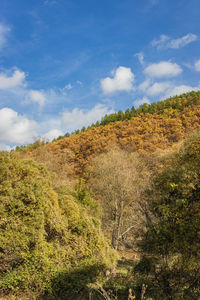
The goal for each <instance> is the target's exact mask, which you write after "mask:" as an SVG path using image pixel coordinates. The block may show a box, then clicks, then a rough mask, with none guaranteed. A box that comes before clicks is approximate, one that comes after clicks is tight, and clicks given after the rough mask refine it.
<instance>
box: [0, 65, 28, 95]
mask: <svg viewBox="0 0 200 300" xmlns="http://www.w3.org/2000/svg"><path fill="white" fill-rule="evenodd" d="M25 77H26V76H25V73H24V72H22V71H20V70H18V69H16V70H14V72H13V74H12V75H11V76H8V75H7V74H6V73H0V89H1V90H6V89H10V88H14V87H17V86H22V85H24V83H25V82H24V80H25Z"/></svg>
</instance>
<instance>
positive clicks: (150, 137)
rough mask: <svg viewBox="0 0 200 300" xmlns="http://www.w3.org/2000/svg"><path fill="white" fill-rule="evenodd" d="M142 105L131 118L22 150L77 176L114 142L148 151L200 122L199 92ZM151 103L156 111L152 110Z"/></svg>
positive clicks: (167, 143) (130, 149)
mask: <svg viewBox="0 0 200 300" xmlns="http://www.w3.org/2000/svg"><path fill="white" fill-rule="evenodd" d="M142 107H143V111H144V107H146V112H145V113H144V112H140V111H141V110H142V108H139V109H138V113H137V114H136V115H135V116H133V117H132V118H131V119H130V120H128V119H126V120H122V121H116V122H111V123H109V124H107V125H105V126H103V125H101V126H96V127H95V126H93V127H91V128H89V129H87V130H84V131H82V132H80V133H77V134H73V135H71V136H69V137H67V138H63V139H60V140H58V141H55V142H53V143H48V144H45V145H43V144H42V143H41V144H40V143H38V145H39V146H37V142H36V144H35V145H31V146H29V147H26V148H25V149H23V148H22V150H23V152H27V153H26V156H28V157H30V158H33V159H35V160H36V161H39V162H43V163H45V164H46V166H47V168H48V169H49V170H51V171H54V172H57V173H59V176H60V178H62V177H63V178H66V176H67V177H69V176H72V177H74V176H80V175H82V174H83V172H84V170H85V167H86V166H87V165H88V162H89V161H90V160H91V159H92V158H93V157H95V156H96V155H97V154H99V153H101V152H104V151H105V150H106V149H109V148H112V147H113V145H118V146H119V147H120V148H121V149H124V150H126V151H128V152H134V151H139V152H140V153H141V154H145V153H147V154H148V153H152V152H154V151H155V150H157V149H158V148H159V149H166V148H168V147H170V146H172V145H173V144H174V143H176V142H178V141H180V140H182V139H184V138H185V137H186V136H187V135H188V134H189V133H191V132H192V131H194V130H196V129H198V128H199V126H200V93H199V92H192V93H189V94H186V95H183V96H182V97H180V98H178V97H176V98H174V99H170V100H166V101H162V102H159V103H157V104H152V105H149V108H148V106H147V105H145V106H144V105H143V106H142ZM152 107H154V111H156V112H154V113H153V111H152ZM150 111H152V113H150ZM107 118H108V117H107ZM40 145H41V146H40ZM35 147H36V149H34V148H35Z"/></svg>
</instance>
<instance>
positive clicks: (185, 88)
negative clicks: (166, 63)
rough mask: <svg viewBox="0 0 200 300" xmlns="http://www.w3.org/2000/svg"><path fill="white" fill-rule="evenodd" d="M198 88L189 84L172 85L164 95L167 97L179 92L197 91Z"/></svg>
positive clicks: (179, 93)
mask: <svg viewBox="0 0 200 300" xmlns="http://www.w3.org/2000/svg"><path fill="white" fill-rule="evenodd" d="M199 89H200V87H192V86H189V85H179V86H173V87H171V88H170V89H169V90H168V91H167V93H166V95H165V97H166V98H169V97H173V96H179V95H181V94H185V93H189V92H191V91H198V90H199Z"/></svg>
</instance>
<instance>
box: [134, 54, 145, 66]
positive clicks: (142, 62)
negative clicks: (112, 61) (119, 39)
mask: <svg viewBox="0 0 200 300" xmlns="http://www.w3.org/2000/svg"><path fill="white" fill-rule="evenodd" d="M135 56H137V57H138V60H139V62H140V64H141V65H143V64H144V54H143V53H142V52H138V53H136V54H135Z"/></svg>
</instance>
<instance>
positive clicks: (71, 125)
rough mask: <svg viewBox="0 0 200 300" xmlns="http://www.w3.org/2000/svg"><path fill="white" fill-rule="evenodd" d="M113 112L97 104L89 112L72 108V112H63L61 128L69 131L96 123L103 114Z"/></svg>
mask: <svg viewBox="0 0 200 300" xmlns="http://www.w3.org/2000/svg"><path fill="white" fill-rule="evenodd" d="M113 112H114V111H113V110H112V109H108V108H107V107H106V106H105V105H102V104H97V105H96V106H95V107H93V108H92V109H91V110H83V109H79V108H74V109H73V110H72V111H65V112H63V113H62V127H64V128H66V131H71V130H74V129H77V128H81V127H83V126H88V125H90V124H92V123H96V121H97V120H101V118H102V117H103V116H104V115H105V114H110V113H113Z"/></svg>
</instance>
